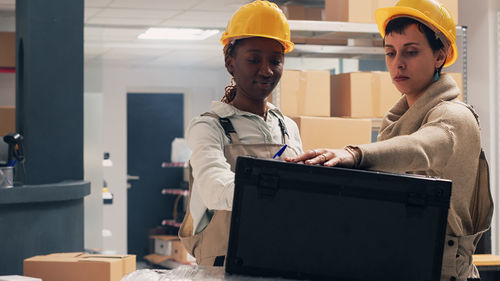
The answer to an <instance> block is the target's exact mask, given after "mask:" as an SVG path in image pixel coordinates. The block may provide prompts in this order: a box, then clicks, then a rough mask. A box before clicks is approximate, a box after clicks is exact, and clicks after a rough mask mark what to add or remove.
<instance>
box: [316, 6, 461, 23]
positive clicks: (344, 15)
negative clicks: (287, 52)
mask: <svg viewBox="0 0 500 281" xmlns="http://www.w3.org/2000/svg"><path fill="white" fill-rule="evenodd" d="M397 2H398V1H397V0H325V20H327V21H347V22H359V23H375V10H377V9H378V8H384V7H392V6H394V5H395V4H396V3H397ZM439 2H440V3H441V4H443V6H445V7H446V9H448V11H449V12H450V14H451V16H452V17H453V19H454V21H455V24H457V23H458V0H440V1H439Z"/></svg>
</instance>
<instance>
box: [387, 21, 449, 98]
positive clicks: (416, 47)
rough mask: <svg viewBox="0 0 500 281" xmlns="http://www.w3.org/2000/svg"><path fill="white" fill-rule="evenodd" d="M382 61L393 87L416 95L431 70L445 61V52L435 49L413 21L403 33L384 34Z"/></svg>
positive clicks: (429, 79)
mask: <svg viewBox="0 0 500 281" xmlns="http://www.w3.org/2000/svg"><path fill="white" fill-rule="evenodd" d="M384 49H385V53H386V55H385V62H386V64H387V68H388V69H389V73H390V74H391V77H392V81H393V83H394V85H395V86H396V88H397V89H398V90H399V91H400V92H401V93H403V94H406V95H407V96H410V95H411V96H417V97H418V96H419V95H420V94H422V93H423V91H424V90H425V89H426V88H427V87H428V86H429V85H430V84H431V83H432V82H433V78H434V71H435V69H436V68H439V67H440V66H441V65H442V64H443V63H444V58H445V53H444V51H443V50H442V49H441V50H439V51H436V52H434V51H433V50H432V49H431V47H430V45H429V42H428V41H427V38H426V37H425V35H424V33H422V32H421V31H420V30H419V29H418V26H417V25H416V24H412V25H409V26H408V27H406V28H405V29H404V31H403V32H402V34H398V33H396V32H392V33H389V34H387V35H386V36H385V46H384Z"/></svg>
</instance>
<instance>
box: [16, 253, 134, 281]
mask: <svg viewBox="0 0 500 281" xmlns="http://www.w3.org/2000/svg"><path fill="white" fill-rule="evenodd" d="M133 271H135V255H91V254H84V253H57V254H50V255H45V256H35V257H31V258H27V259H25V260H24V275H26V276H30V277H36V278H41V279H42V280H43V281H88V280H92V281H120V280H121V279H122V277H123V276H124V275H125V274H127V273H129V272H133Z"/></svg>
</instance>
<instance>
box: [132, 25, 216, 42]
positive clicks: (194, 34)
mask: <svg viewBox="0 0 500 281" xmlns="http://www.w3.org/2000/svg"><path fill="white" fill-rule="evenodd" d="M217 33H219V30H217V29H198V28H156V27H152V28H149V29H148V30H146V32H144V33H142V34H141V35H139V36H138V37H137V38H139V39H163V40H205V39H207V38H208V37H210V36H213V35H215V34H217Z"/></svg>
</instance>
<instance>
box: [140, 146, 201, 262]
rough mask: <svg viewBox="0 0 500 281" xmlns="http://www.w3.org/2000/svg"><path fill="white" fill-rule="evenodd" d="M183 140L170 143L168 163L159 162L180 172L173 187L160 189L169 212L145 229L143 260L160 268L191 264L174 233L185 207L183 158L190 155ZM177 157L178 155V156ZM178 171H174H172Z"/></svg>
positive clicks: (187, 192) (191, 259)
mask: <svg viewBox="0 0 500 281" xmlns="http://www.w3.org/2000/svg"><path fill="white" fill-rule="evenodd" d="M186 145H187V144H186V143H185V141H184V139H177V138H176V139H175V140H174V141H173V142H172V159H171V161H170V162H162V163H161V168H165V169H178V168H182V169H183V176H182V179H181V181H180V182H178V183H177V184H175V186H169V187H164V188H162V189H161V190H160V196H164V197H165V199H166V200H167V198H168V201H169V202H171V200H172V199H170V198H175V199H174V201H173V204H172V213H171V216H170V215H169V214H165V216H166V217H167V216H168V217H167V218H164V219H162V220H161V221H158V226H157V227H156V228H154V229H150V230H149V236H148V239H149V241H150V242H149V245H150V246H149V254H147V255H145V256H144V259H145V260H146V261H148V262H149V263H151V264H154V265H156V266H160V267H164V268H174V267H177V266H180V265H183V264H191V262H192V261H194V258H192V257H191V256H189V255H188V254H187V252H186V250H185V249H184V247H183V246H182V244H181V242H180V240H179V238H178V236H177V233H178V231H179V228H180V226H181V223H182V220H183V218H184V214H185V213H186V208H187V204H188V197H189V183H188V180H189V169H188V166H187V159H188V158H189V155H190V153H188V152H187V149H188V148H187V147H186ZM179 154H182V155H181V156H179ZM176 171H178V170H176Z"/></svg>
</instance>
